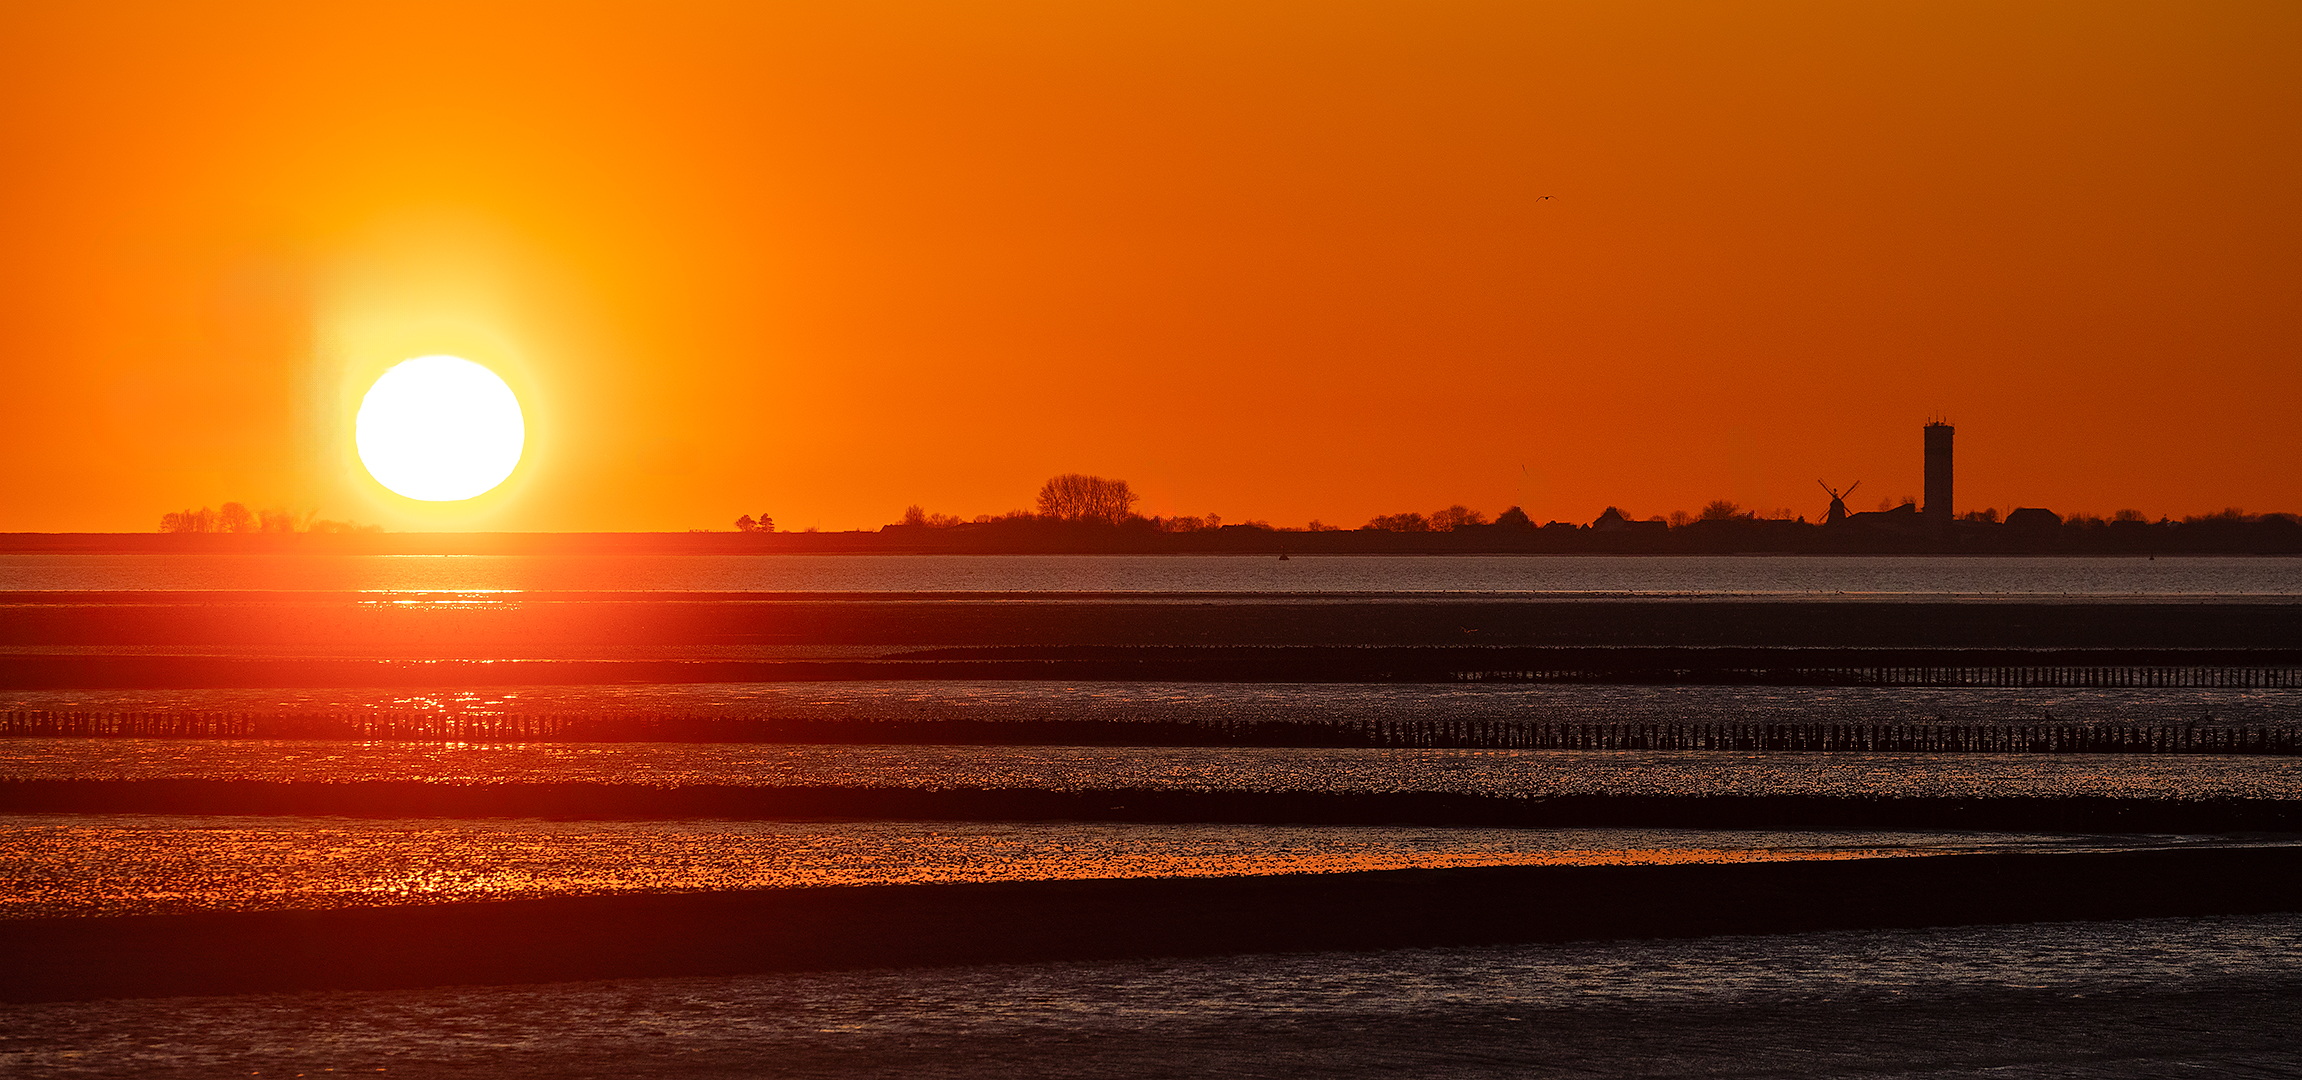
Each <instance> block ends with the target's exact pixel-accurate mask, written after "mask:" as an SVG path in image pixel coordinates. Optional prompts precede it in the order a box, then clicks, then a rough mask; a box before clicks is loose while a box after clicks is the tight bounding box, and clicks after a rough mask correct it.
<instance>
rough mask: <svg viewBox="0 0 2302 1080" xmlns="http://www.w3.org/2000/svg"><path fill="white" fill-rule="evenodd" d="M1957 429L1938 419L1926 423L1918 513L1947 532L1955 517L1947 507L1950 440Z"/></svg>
mask: <svg viewBox="0 0 2302 1080" xmlns="http://www.w3.org/2000/svg"><path fill="white" fill-rule="evenodd" d="M1956 432H1957V429H1956V428H1953V427H1951V426H1950V425H1949V424H1945V423H1943V422H1941V421H1939V420H1937V421H1934V422H1933V423H1930V424H1928V425H1926V505H1925V506H1924V507H1923V508H1922V509H1921V510H1920V511H1919V512H1920V513H1921V514H1923V515H1925V517H1926V523H1927V526H1928V527H1929V528H1931V529H1934V530H1936V531H1938V532H1948V531H1949V530H1950V522H1951V519H1952V518H1953V517H1955V516H1956V515H1955V514H1953V513H1952V512H1951V508H1950V441H1951V436H1952V435H1953V434H1955V433H1956Z"/></svg>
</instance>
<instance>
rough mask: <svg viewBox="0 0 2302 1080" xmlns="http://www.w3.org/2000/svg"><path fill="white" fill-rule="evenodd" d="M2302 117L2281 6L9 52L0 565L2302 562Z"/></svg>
mask: <svg viewBox="0 0 2302 1080" xmlns="http://www.w3.org/2000/svg"><path fill="white" fill-rule="evenodd" d="M2298 121H2302V5H2295V4H2292V3H2290V2H2284V0H2279V2H2266V3H2189V2H2174V0H2169V2H2166V3H2159V4H2119V3H2112V2H2108V0H2083V2H2073V3H2044V2H2026V3H2007V2H2005V0H1982V2H1974V3H1957V2H1950V0H1924V2H1911V3H1893V2H1865V3H1847V2H1844V0H1820V2H1814V3H1765V2H1754V3H1737V4H1719V3H1685V4H1676V3H1635V2H1623V0H1594V2H1590V3H1544V2H1539V0H1519V2H1510V3H1491V4H1488V3H1470V2H1447V0H1437V2H1434V0H1398V2H1395V3H1347V2H1339V0H1317V2H1305V3H1270V2H1255V0H1249V2H1244V3H1243V2H1240V0H1211V2H1192V0H1161V2H1156V3H1139V4H1125V3H1112V4H1103V3H1088V4H1082V3H1076V2H1071V0H1060V2H1059V0H1049V2H1045V3H1001V2H982V0H977V2H969V3H923V4H903V3H868V2H852V0H841V2H825V3H819V4H809V3H790V4H780V3H779V4H766V3H741V4H725V5H715V4H679V3H666V2H661V0H658V2H651V3H647V4H637V3H634V4H628V5H608V4H578V3H570V2H567V0H556V2H550V3H535V4H495V5H486V4H475V3H468V2H462V3H450V4H438V5H426V4H421V3H408V2H397V0H396V2H393V3H388V4H381V3H379V4H370V5H358V4H308V3H297V4H288V3H281V4H267V5H237V6H235V5H230V4H225V3H216V4H199V5H187V4H177V3H168V4H150V5H136V4H107V5H96V4H86V3H78V2H61V0H59V2H53V3H41V2H25V3H12V4H9V5H7V6H6V7H5V8H4V9H0V140H4V142H0V145H5V147H6V157H5V161H6V167H5V168H0V237H4V238H5V243H4V245H0V491H4V492H5V494H6V498H5V499H4V500H0V530H82V529H92V530H136V531H141V530H147V529H150V528H152V527H153V525H154V523H155V522H156V519H157V517H158V515H159V514H160V513H161V512H162V511H164V510H168V509H174V508H179V507H183V506H196V505H199V504H202V503H208V504H215V503H220V502H222V501H224V500H228V499H238V500H242V501H245V502H248V503H250V504H254V505H283V506H292V507H295V508H300V509H317V510H319V511H320V512H321V513H322V514H323V515H325V516H329V517H337V518H355V519H358V520H363V521H371V522H380V523H383V524H386V525H388V526H390V527H393V528H489V529H553V530H557V529H585V530H589V529H683V528H689V527H715V528H725V527H727V526H726V522H727V521H729V520H730V519H732V518H734V517H735V516H736V515H737V514H739V513H745V512H749V513H759V512H762V511H766V512H769V513H772V514H774V515H775V517H776V519H777V521H778V523H779V524H781V525H783V526H785V527H787V528H797V527H805V526H808V525H820V526H821V527H823V528H826V529H835V528H848V527H855V526H876V525H878V524H881V523H884V522H887V521H891V520H893V519H894V518H895V517H896V516H897V515H898V514H900V512H901V511H902V509H903V507H904V506H905V505H906V504H908V503H912V502H919V503H924V504H925V505H926V506H927V507H928V508H929V509H931V510H936V511H943V512H955V513H959V514H962V515H973V514H976V513H981V512H997V511H1003V510H1008V509H1013V508H1018V507H1023V506H1025V505H1027V504H1028V503H1029V501H1030V499H1031V496H1032V494H1033V492H1034V491H1036V489H1037V487H1038V484H1039V482H1040V481H1041V480H1042V479H1044V478H1045V477H1047V476H1048V475H1050V474H1053V473H1057V472H1065V471H1084V472H1093V473H1100V474H1103V475H1108V476H1116V477H1123V478H1125V479H1127V480H1130V481H1132V482H1133V483H1134V484H1135V486H1136V487H1137V489H1138V490H1140V491H1143V492H1144V493H1145V495H1146V499H1145V504H1144V506H1143V509H1145V510H1146V511H1150V512H1156V513H1200V514H1203V513H1207V512H1209V511H1213V512H1217V513H1220V514H1222V515H1223V516H1224V517H1226V518H1230V519H1233V520H1237V519H1243V518H1249V517H1257V518H1266V519H1269V520H1271V521H1272V522H1274V523H1278V524H1289V525H1292V524H1300V523H1301V522H1303V521H1304V520H1306V519H1309V518H1313V517H1318V518H1323V519H1325V520H1327V521H1329V522H1340V523H1345V524H1351V525H1356V524H1358V523H1360V522H1362V521H1364V520H1365V519H1366V518H1367V517H1368V516H1370V515H1372V514H1376V513H1382V512H1391V511H1397V510H1407V509H1415V510H1424V511H1428V510H1430V509H1433V508H1435V507H1439V506H1443V505H1446V504H1448V503H1454V502H1462V503H1467V504H1470V505H1472V506H1475V507H1478V508H1481V509H1484V510H1486V511H1488V512H1489V513H1492V512H1494V511H1496V510H1500V509H1501V508H1503V507H1504V506H1506V505H1509V504H1512V503H1514V502H1517V503H1524V504H1525V505H1526V506H1527V508H1528V509H1529V511H1530V512H1532V513H1533V514H1534V516H1535V517H1536V518H1537V519H1538V520H1542V519H1547V518H1567V519H1583V520H1587V519H1589V518H1590V517H1592V516H1595V515H1596V514H1597V513H1598V511H1599V510H1600V509H1601V508H1602V507H1604V506H1605V505H1607V504H1608V503H1618V504H1620V505H1622V506H1623V507H1625V508H1626V509H1628V510H1631V511H1633V512H1634V513H1636V514H1639V515H1645V514H1650V513H1661V512H1666V511H1669V510H1672V509H1677V508H1689V509H1691V508H1695V507H1699V506H1700V505H1701V504H1702V503H1703V502H1704V501H1706V500H1708V499H1712V498H1720V497H1724V498H1731V499H1735V500H1737V501H1740V502H1742V503H1745V504H1748V505H1753V506H1757V507H1760V508H1762V509H1771V508H1773V507H1777V506H1783V507H1790V508H1793V509H1795V510H1797V511H1798V512H1801V513H1805V514H1807V515H1809V516H1810V517H1812V516H1818V515H1819V512H1820V510H1821V508H1822V502H1823V499H1822V493H1821V492H1820V491H1818V490H1816V488H1815V486H1814V481H1815V479H1816V478H1817V477H1825V478H1828V479H1830V480H1831V481H1832V482H1834V483H1845V482H1849V481H1853V480H1862V481H1863V482H1864V484H1863V489H1862V491H1861V492H1860V493H1859V494H1858V497H1857V498H1856V499H1855V500H1854V501H1855V502H1856V503H1857V504H1858V507H1857V508H1858V509H1861V508H1868V507H1869V506H1871V505H1873V504H1874V503H1875V500H1876V498H1877V497H1881V496H1900V495H1904V494H1916V493H1917V492H1918V490H1919V486H1920V484H1919V458H1918V450H1919V432H1918V428H1919V425H1920V423H1921V422H1923V421H1924V420H1925V419H1926V418H1928V417H1929V416H1931V415H1938V414H1939V415H1944V416H1948V417H1949V418H1951V419H1952V420H1953V421H1955V422H1956V423H1957V424H1958V426H1959V451H1960V466H1961V468H1960V490H1959V496H1960V504H1961V505H1960V509H1962V510H1963V509H1969V508H1974V507H1979V506H1985V505H1995V506H1999V507H2002V508H2003V507H2007V506H2011V505H2016V504H2031V505H2046V506H2051V507H2054V508H2057V509H2061V510H2065V511H2070V510H2090V511H2095V512H2107V511H2110V510H2114V509H2118V508H2120V507H2133V508H2137V509H2141V510H2144V511H2145V512H2148V513H2150V514H2152V515H2154V516H2155V515H2157V514H2161V513H2165V514H2176V515H2179V514H2183V513H2195V512H2200V511H2205V510H2211V509H2218V508H2220V507H2223V506H2228V505H2238V506H2243V507H2248V508H2252V509H2258V510H2259V509H2279V508H2284V509H2298V510H2302V424H2298V423H2297V417H2298V416H2302V373H2298V370H2297V368H2298V365H2297V360H2298V359H2302V350H2298V346H2302V197H2298V196H2297V193H2298V192H2302V138H2298V137H2297V136H2298V134H2302V123H2298ZM1546 195H1548V196H1553V198H1550V199H1548V200H1545V199H1542V198H1541V196H1546ZM435 352H453V353H459V354H461V355H465V356H468V357H471V358H473V359H477V360H481V361H482V362H486V363H489V364H491V365H492V366H495V367H497V368H498V369H499V370H500V371H502V372H503V373H504V374H505V375H506V376H507V378H509V379H510V380H511V382H512V383H513V385H514V387H515V388H516V389H517V390H519V392H520V393H521V395H522V397H523V399H524V401H525V402H526V404H527V407H528V411H529V415H530V418H531V424H532V431H531V441H530V453H529V457H528V459H527V461H526V462H524V463H523V465H522V467H521V470H520V472H519V473H518V474H516V475H515V477H514V478H513V480H512V481H511V482H510V483H509V484H507V485H506V487H505V488H503V489H501V490H500V491H498V492H497V493H494V494H491V495H490V496H487V497H484V498H483V499H481V500H478V501H477V502H476V503H474V504H471V505H468V506H456V507H451V508H447V509H444V510H441V509H435V510H432V511H430V512H419V511H418V510H417V509H416V504H410V503H407V502H405V501H404V500H399V499H397V498H396V497H393V496H390V495H388V494H385V493H383V492H382V491H381V490H380V489H378V488H377V487H376V486H375V485H374V484H373V482H372V481H370V480H368V479H367V478H366V476H365V474H364V473H363V472H362V471H361V470H360V469H359V468H358V466H357V465H356V463H355V462H354V459H353V458H352V457H351V453H350V449H349V444H350V436H349V424H350V416H351V410H352V409H353V408H354V407H355V406H356V404H357V401H358V396H359V393H360V391H361V390H362V389H364V388H365V384H366V380H367V379H369V378H372V377H373V376H374V374H376V373H377V372H379V371H380V370H382V368H383V367H385V366H388V365H389V364H390V363H392V362H395V361H397V360H399V359H404V358H406V357H408V356H415V355H420V354H425V353H435Z"/></svg>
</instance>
